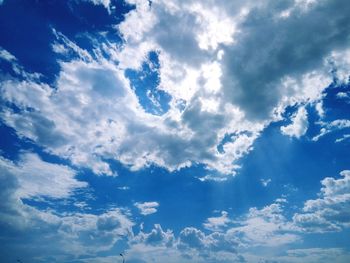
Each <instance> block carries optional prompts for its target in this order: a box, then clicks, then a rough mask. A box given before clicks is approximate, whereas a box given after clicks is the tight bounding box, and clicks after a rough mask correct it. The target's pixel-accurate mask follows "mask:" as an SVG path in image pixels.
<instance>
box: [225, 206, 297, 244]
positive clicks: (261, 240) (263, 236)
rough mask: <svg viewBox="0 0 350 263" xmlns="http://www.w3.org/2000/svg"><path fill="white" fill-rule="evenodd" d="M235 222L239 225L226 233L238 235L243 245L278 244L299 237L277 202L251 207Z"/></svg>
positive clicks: (293, 240)
mask: <svg viewBox="0 0 350 263" xmlns="http://www.w3.org/2000/svg"><path fill="white" fill-rule="evenodd" d="M237 223H238V224H239V225H240V226H238V227H233V228H231V229H229V230H228V235H230V236H239V237H240V241H241V243H242V245H243V246H248V247H249V246H280V245H283V244H290V243H294V242H296V241H297V240H299V239H300V237H299V235H298V234H297V233H296V230H297V229H296V228H295V226H294V225H293V224H292V223H291V222H289V221H288V219H287V218H286V217H285V216H284V215H283V210H282V205H281V203H278V202H276V203H273V204H271V205H268V206H265V207H263V208H262V209H257V208H251V209H250V210H249V213H247V215H245V216H244V217H243V218H242V219H240V220H239V221H237Z"/></svg>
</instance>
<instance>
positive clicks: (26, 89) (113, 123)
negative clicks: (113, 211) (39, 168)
mask: <svg viewBox="0 0 350 263" xmlns="http://www.w3.org/2000/svg"><path fill="white" fill-rule="evenodd" d="M92 2H93V3H95V4H103V5H104V6H106V7H107V6H108V7H110V5H111V4H110V1H97V0H94V1H92ZM127 2H128V3H130V4H133V5H135V9H133V10H132V11H130V12H129V13H128V14H127V15H126V16H125V20H124V21H123V22H122V23H120V24H118V25H115V29H116V30H117V31H118V32H116V34H117V33H119V34H120V35H121V36H122V38H123V43H122V45H120V46H117V45H115V44H113V43H110V42H109V41H108V40H106V41H104V42H103V43H98V41H96V43H95V46H94V50H93V51H91V52H87V51H86V50H83V49H81V48H80V47H79V46H78V45H77V44H76V43H74V42H73V41H71V40H69V39H68V38H67V37H65V36H64V35H63V34H61V33H59V32H57V31H55V30H53V34H54V36H55V38H56V39H55V41H54V43H52V48H53V50H54V51H55V52H58V53H59V54H61V55H67V56H68V54H69V56H68V58H67V59H66V60H65V61H66V62H62V61H61V62H60V66H61V71H60V72H59V74H58V76H57V79H56V82H55V85H54V87H52V86H48V85H47V84H45V83H41V82H40V81H38V79H35V80H34V79H33V78H30V77H28V75H27V77H25V78H23V77H22V78H20V79H21V80H19V79H11V78H6V79H4V81H3V82H2V83H1V94H2V99H3V100H4V101H6V102H9V103H12V104H13V105H16V107H18V108H19V110H20V112H16V111H14V110H13V109H11V108H6V107H5V108H4V109H3V110H2V112H1V118H2V120H3V121H4V122H5V123H6V125H8V126H10V127H12V128H14V129H15V130H16V132H17V134H18V135H19V136H21V137H25V138H29V139H31V140H32V141H34V142H35V143H37V144H39V145H40V146H43V147H44V148H45V150H47V151H49V152H50V153H53V154H56V155H59V156H60V157H63V158H66V159H69V160H70V161H71V162H72V163H73V164H75V165H77V166H85V167H89V168H91V169H92V170H93V172H94V173H96V174H106V175H115V174H114V173H113V171H112V170H111V168H110V166H109V164H108V161H107V160H111V159H114V160H117V161H119V162H121V163H122V164H124V165H126V166H128V167H129V168H130V169H133V170H136V169H140V168H142V167H147V166H149V165H151V164H156V165H158V166H161V167H165V168H167V169H168V170H170V171H173V170H176V169H181V168H183V167H188V166H191V165H192V164H195V163H201V164H204V166H205V167H206V168H207V169H208V170H216V171H218V172H219V174H220V176H221V175H225V176H230V175H234V174H235V173H236V171H237V169H239V165H238V164H237V163H238V160H239V159H240V158H242V157H243V156H244V155H246V154H247V153H248V152H250V151H251V150H252V149H253V143H254V141H255V139H256V138H258V137H259V135H260V134H261V132H262V131H263V130H264V128H265V127H266V126H267V125H268V124H270V123H271V122H272V121H275V120H279V119H281V118H282V117H281V116H282V113H283V112H284V110H285V108H286V107H287V106H289V105H305V106H306V105H307V104H309V103H316V102H319V101H320V100H321V98H322V91H323V90H324V89H325V88H326V87H327V86H328V85H329V83H331V81H332V79H333V76H332V74H331V73H329V69H330V68H332V72H336V69H338V68H339V71H338V73H339V74H340V75H341V74H345V72H346V69H348V64H347V60H346V59H344V56H342V55H339V54H345V53H346V52H348V51H347V45H346V44H347V38H346V36H347V35H348V34H349V32H348V31H349V28H348V27H347V26H346V25H347V23H348V22H349V21H348V20H349V18H348V15H347V14H348V13H349V5H348V4H347V2H346V1H345V0H340V1H337V2H334V1H318V2H313V3H312V4H305V3H304V1H295V2H293V1H285V2H283V3H280V4H276V3H275V2H274V1H268V0H267V1H259V3H258V2H256V1H235V2H232V3H231V2H230V3H227V1H216V2H215V3H213V2H212V1H200V2H198V1H186V2H183V1H177V0H172V1H152V3H151V4H150V3H149V2H148V1H134V0H129V1H127ZM324 17H329V18H332V19H324ZM342 21H343V22H342ZM266 32H274V34H273V35H270V34H266ZM90 37H91V38H92V39H93V36H90ZM310 39H312V40H313V41H310ZM151 51H152V52H156V53H157V54H158V59H159V65H160V67H159V69H157V70H156V73H157V74H158V77H159V83H157V84H159V85H158V86H157V89H158V90H161V91H163V92H165V93H167V94H168V95H169V97H171V100H170V102H169V110H168V111H167V112H164V114H163V115H161V116H156V115H152V114H150V113H147V112H146V111H145V109H144V108H143V105H142V103H141V102H140V99H139V98H138V96H137V95H136V93H135V92H134V90H133V89H132V85H131V84H132V83H130V80H129V79H127V78H126V77H125V72H126V70H129V69H132V70H136V71H137V70H142V64H143V63H144V62H145V61H148V60H149V57H148V54H149V52H151ZM90 53H91V54H90ZM2 54H5V53H4V52H2ZM6 54H7V53H6ZM346 54H347V53H346ZM3 56H5V55H3ZM7 57H8V55H7ZM341 72H344V73H341ZM23 74H24V73H22V75H23ZM334 74H335V73H334ZM334 74H333V75H334ZM338 78H339V79H341V78H343V79H344V77H340V76H339V77H338ZM292 118H293V120H292V121H293V123H292V124H291V125H289V126H286V127H283V128H282V131H283V132H284V133H285V134H288V135H290V136H295V137H300V136H302V135H303V134H304V133H305V132H306V130H305V129H306V128H307V124H306V113H305V109H303V108H300V109H299V110H298V113H297V115H296V116H295V117H292ZM226 137H229V138H231V140H228V141H225V142H223V140H224V138H226ZM221 144H222V151H219V150H218V145H221ZM213 174H215V173H213ZM205 179H210V176H209V177H207V178H205Z"/></svg>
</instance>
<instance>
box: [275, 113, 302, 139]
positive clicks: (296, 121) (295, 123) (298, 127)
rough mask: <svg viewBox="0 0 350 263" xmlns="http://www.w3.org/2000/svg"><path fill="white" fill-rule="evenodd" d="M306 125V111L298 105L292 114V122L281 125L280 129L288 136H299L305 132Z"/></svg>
mask: <svg viewBox="0 0 350 263" xmlns="http://www.w3.org/2000/svg"><path fill="white" fill-rule="evenodd" d="M308 126H309V122H308V119H307V111H306V109H305V108H304V107H300V108H299V109H298V111H297V112H296V114H295V115H294V116H293V118H292V123H291V124H289V125H287V126H282V127H281V131H282V133H283V134H285V135H288V136H290V137H296V138H300V137H301V136H303V135H304V134H305V133H306V131H307V128H308Z"/></svg>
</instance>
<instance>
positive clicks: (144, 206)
mask: <svg viewBox="0 0 350 263" xmlns="http://www.w3.org/2000/svg"><path fill="white" fill-rule="evenodd" d="M134 205H135V206H136V207H137V208H138V209H139V210H140V213H141V214H142V215H145V216H147V215H150V214H154V213H156V212H157V208H158V207H159V203H158V202H144V203H138V202H136V203H135V204H134Z"/></svg>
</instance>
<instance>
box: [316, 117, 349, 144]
mask: <svg viewBox="0 0 350 263" xmlns="http://www.w3.org/2000/svg"><path fill="white" fill-rule="evenodd" d="M318 124H319V125H320V126H321V130H320V133H319V134H318V135H316V136H314V137H313V138H312V140H313V141H318V140H319V139H320V138H321V137H323V136H325V135H327V134H329V133H331V132H334V131H338V130H343V129H347V128H350V120H347V119H338V120H333V121H331V122H323V121H320V122H318Z"/></svg>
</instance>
